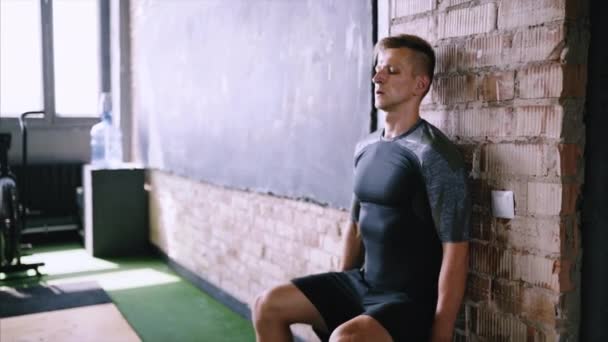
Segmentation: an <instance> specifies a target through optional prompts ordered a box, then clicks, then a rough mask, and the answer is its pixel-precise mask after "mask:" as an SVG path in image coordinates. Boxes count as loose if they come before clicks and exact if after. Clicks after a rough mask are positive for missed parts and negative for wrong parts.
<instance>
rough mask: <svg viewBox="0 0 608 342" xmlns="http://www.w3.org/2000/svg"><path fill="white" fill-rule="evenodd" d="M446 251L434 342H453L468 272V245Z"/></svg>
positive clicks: (440, 275)
mask: <svg viewBox="0 0 608 342" xmlns="http://www.w3.org/2000/svg"><path fill="white" fill-rule="evenodd" d="M450 245H451V246H450V247H449V248H445V249H444V258H443V262H442V265H441V272H440V274H439V284H438V285H439V286H438V287H439V292H438V297H437V309H436V311H435V321H434V323H433V335H432V336H433V338H432V341H433V342H440V341H441V342H443V341H451V340H452V334H453V332H454V325H455V322H456V316H457V315H458V310H459V309H460V304H461V303H462V298H463V296H464V291H465V287H466V279H467V272H468V243H457V244H450Z"/></svg>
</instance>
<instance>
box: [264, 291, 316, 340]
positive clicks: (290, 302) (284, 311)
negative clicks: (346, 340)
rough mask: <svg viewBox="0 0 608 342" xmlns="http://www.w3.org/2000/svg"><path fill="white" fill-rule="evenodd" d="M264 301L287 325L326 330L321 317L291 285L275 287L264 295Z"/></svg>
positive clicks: (300, 292) (309, 302) (307, 300)
mask: <svg viewBox="0 0 608 342" xmlns="http://www.w3.org/2000/svg"><path fill="white" fill-rule="evenodd" d="M264 297H265V298H264V300H265V302H266V304H267V305H269V306H270V307H271V308H272V311H273V312H276V313H277V314H279V315H280V316H281V317H280V318H281V319H282V320H284V321H286V322H287V323H289V324H294V323H304V324H310V325H312V326H313V327H315V328H316V329H321V330H327V326H326V324H325V321H324V320H323V316H322V315H321V313H320V312H319V311H318V309H317V308H316V307H315V306H314V305H313V303H311V301H310V300H309V299H308V298H307V297H306V296H305V295H304V294H303V293H302V291H300V289H298V288H297V287H296V286H295V285H293V284H292V283H287V284H283V285H279V286H276V287H274V288H272V289H271V290H270V291H268V292H267V293H265V294H264Z"/></svg>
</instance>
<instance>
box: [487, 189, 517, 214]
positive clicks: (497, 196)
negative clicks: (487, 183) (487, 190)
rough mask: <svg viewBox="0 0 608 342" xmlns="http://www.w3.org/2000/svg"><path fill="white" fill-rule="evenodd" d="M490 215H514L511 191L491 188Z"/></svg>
mask: <svg viewBox="0 0 608 342" xmlns="http://www.w3.org/2000/svg"><path fill="white" fill-rule="evenodd" d="M492 215H494V217H498V218H506V219H512V218H514V217H515V205H514V202H513V191H496V190H492Z"/></svg>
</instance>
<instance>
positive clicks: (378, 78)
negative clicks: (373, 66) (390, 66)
mask: <svg viewBox="0 0 608 342" xmlns="http://www.w3.org/2000/svg"><path fill="white" fill-rule="evenodd" d="M384 78H385V77H384V73H383V72H382V70H379V71H377V72H376V73H375V74H374V77H372V82H374V83H383V82H384Z"/></svg>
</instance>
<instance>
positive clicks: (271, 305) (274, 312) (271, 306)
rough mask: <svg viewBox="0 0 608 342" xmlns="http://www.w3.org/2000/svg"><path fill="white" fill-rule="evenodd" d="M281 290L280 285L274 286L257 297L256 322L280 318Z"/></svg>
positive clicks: (254, 311) (254, 306)
mask: <svg viewBox="0 0 608 342" xmlns="http://www.w3.org/2000/svg"><path fill="white" fill-rule="evenodd" d="M280 291H281V290H280V288H279V287H274V288H272V289H270V290H267V291H264V292H263V293H261V294H259V295H258V296H257V297H256V298H255V302H254V304H253V320H254V322H255V323H256V324H259V323H262V322H265V321H266V322H267V321H270V320H272V321H278V320H280V318H281V316H280V313H281V312H280V305H279V304H280Z"/></svg>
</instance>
